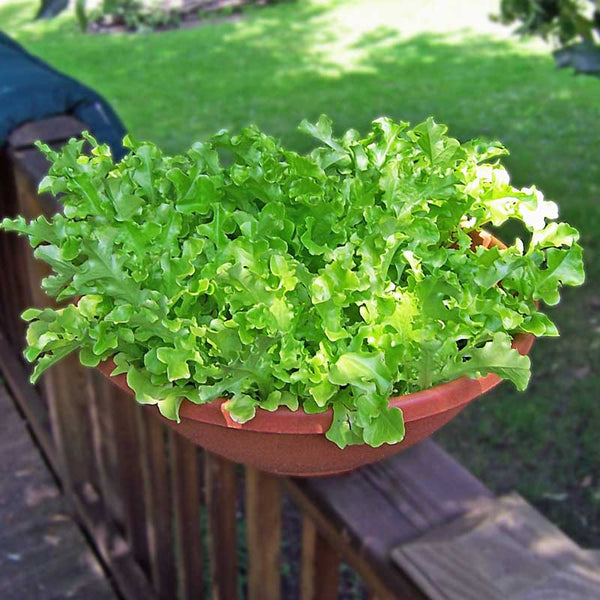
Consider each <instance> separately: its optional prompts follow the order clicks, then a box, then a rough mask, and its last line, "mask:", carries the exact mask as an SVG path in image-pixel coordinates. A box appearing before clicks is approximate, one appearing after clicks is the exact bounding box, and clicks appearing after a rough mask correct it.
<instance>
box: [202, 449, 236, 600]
mask: <svg viewBox="0 0 600 600" xmlns="http://www.w3.org/2000/svg"><path fill="white" fill-rule="evenodd" d="M204 457H205V460H204V465H205V467H204V476H205V482H206V506H207V509H208V520H209V531H210V597H211V599H212V600H235V599H236V598H237V595H238V589H237V586H238V578H237V567H238V565H237V527H236V525H237V523H236V504H237V476H236V465H235V463H232V462H231V461H228V460H226V459H224V458H221V457H220V456H217V455H215V454H211V453H209V452H205V453H204Z"/></svg>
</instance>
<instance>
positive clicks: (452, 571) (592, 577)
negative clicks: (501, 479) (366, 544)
mask: <svg viewBox="0 0 600 600" xmlns="http://www.w3.org/2000/svg"><path fill="white" fill-rule="evenodd" d="M392 557H393V560H394V561H395V562H396V563H397V564H398V565H399V566H400V567H401V568H402V569H404V570H405V571H406V572H407V573H409V574H410V576H411V577H412V578H413V579H414V580H415V581H416V582H417V584H418V585H419V587H421V588H422V589H423V590H424V591H425V592H426V593H427V595H428V596H429V597H430V598H432V600H479V599H480V598H486V599H489V600H534V599H536V600H537V599H540V600H541V599H542V598H544V599H550V598H557V599H558V598H561V599H563V600H566V599H569V598H573V599H575V598H577V599H579V600H587V599H589V600H592V599H593V598H598V597H599V595H600V569H599V568H598V565H597V564H596V562H595V561H594V560H592V558H591V557H590V556H589V555H588V554H587V553H586V552H584V551H582V550H581V549H580V548H579V547H578V546H577V545H576V544H575V543H574V542H573V541H571V540H570V539H569V538H568V537H567V536H566V535H565V534H564V533H563V532H562V531H560V530H559V529H558V528H557V527H555V526H554V525H552V523H550V522H549V521H548V520H547V519H545V518H544V517H543V516H542V515H541V514H540V513H539V512H537V511H536V510H535V509H534V508H533V507H532V506H530V505H529V504H527V502H525V501H524V500H523V499H522V498H521V497H520V496H518V495H517V494H510V495H508V496H505V497H503V498H500V499H498V500H495V501H493V502H490V503H487V505H486V506H485V507H484V508H478V509H477V510H475V511H472V512H470V513H468V514H467V515H464V516H462V517H459V518H458V519H455V520H454V521H451V522H450V523H448V524H445V525H442V526H440V527H437V528H434V529H433V530H430V531H428V532H427V533H425V534H424V535H423V536H421V537H420V538H418V539H417V540H415V541H414V542H412V543H409V544H406V545H403V546H399V547H398V548H396V549H395V550H394V551H393V552H392Z"/></svg>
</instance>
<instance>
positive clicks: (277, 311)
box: [0, 116, 585, 476]
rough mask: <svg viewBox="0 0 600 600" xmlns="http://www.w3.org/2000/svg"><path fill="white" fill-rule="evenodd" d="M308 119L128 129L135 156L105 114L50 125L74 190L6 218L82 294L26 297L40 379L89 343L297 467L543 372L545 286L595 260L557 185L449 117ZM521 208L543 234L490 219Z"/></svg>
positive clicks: (404, 430) (359, 456) (174, 418)
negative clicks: (566, 213)
mask: <svg viewBox="0 0 600 600" xmlns="http://www.w3.org/2000/svg"><path fill="white" fill-rule="evenodd" d="M300 128H301V130H302V131H304V132H306V133H308V134H310V135H311V136H313V137H314V138H316V139H317V140H319V141H320V142H321V144H322V145H321V146H319V147H318V148H315V149H314V150H313V151H312V152H311V153H310V154H308V155H299V154H297V153H295V152H293V151H290V150H287V149H285V148H284V147H282V146H281V144H280V143H279V142H278V141H277V140H275V139H274V138H272V137H270V136H268V135H266V134H264V133H263V132H261V131H260V130H259V129H258V128H256V127H248V128H245V129H244V130H243V131H242V132H241V133H240V134H239V135H230V134H228V133H227V132H223V131H222V132H219V133H217V134H216V135H215V136H213V137H212V138H210V139H209V140H208V141H207V142H200V143H197V144H194V145H193V146H192V147H191V148H190V149H189V150H188V151H187V152H186V153H185V154H183V155H180V156H172V157H169V156H166V155H164V154H163V153H162V152H161V151H160V149H159V148H157V147H156V146H155V145H153V144H150V143H146V142H142V143H138V142H135V141H134V140H132V139H130V138H127V139H126V140H125V141H124V143H125V144H126V145H127V146H128V147H129V148H130V153H129V154H128V155H127V156H125V157H124V158H123V159H122V160H121V161H120V162H119V163H117V164H115V163H114V161H113V160H112V157H111V155H110V152H109V151H108V149H107V148H106V147H105V146H102V145H99V144H98V143H97V142H96V141H95V140H94V139H93V138H92V137H91V136H89V135H86V136H85V137H86V139H87V140H88V142H89V143H90V145H91V154H90V155H85V154H83V142H82V141H76V140H72V141H71V142H69V144H68V145H67V147H66V148H65V149H64V150H63V151H62V153H61V154H59V153H56V152H54V151H53V150H51V149H50V148H48V147H44V146H41V148H42V150H43V151H44V152H45V153H46V156H47V157H48V158H49V159H50V160H51V161H53V163H54V164H53V166H52V167H51V169H50V171H49V173H48V176H47V177H46V178H45V179H44V180H43V181H42V183H41V184H40V191H42V192H46V191H50V192H52V193H54V194H59V193H60V194H61V196H60V201H61V203H62V204H63V205H64V212H63V213H62V214H56V215H54V216H53V217H52V220H51V221H47V220H45V219H44V218H39V219H36V220H34V221H31V222H29V223H28V222H26V221H25V219H24V218H23V217H16V218H15V219H5V220H4V221H3V222H2V223H0V227H1V228H3V229H6V230H9V231H15V232H17V233H19V234H22V235H27V236H28V237H29V240H30V243H31V245H32V246H33V247H35V248H36V250H35V253H34V255H35V257H36V258H38V259H41V260H43V261H45V262H46V263H48V264H49V265H50V266H51V267H52V274H51V275H50V276H48V277H47V278H46V279H44V280H43V281H42V287H43V289H44V290H45V291H46V293H48V294H49V295H50V296H53V297H56V298H57V300H58V301H61V300H69V299H70V300H73V299H76V300H75V302H73V303H70V304H68V305H66V306H64V307H60V308H45V309H37V308H31V309H28V310H27V311H25V313H23V318H24V319H25V320H27V321H29V322H30V324H29V328H28V332H27V348H26V350H25V357H26V358H27V360H29V361H31V362H34V363H35V368H34V370H33V373H32V376H31V380H32V382H34V383H35V381H37V379H38V378H39V377H40V376H41V375H42V373H44V372H45V371H46V370H47V369H48V368H50V367H51V366H52V365H53V364H55V363H56V362H57V361H59V360H61V359H62V358H64V357H65V356H67V355H68V354H70V353H72V352H77V353H78V354H79V360H80V362H81V363H82V364H83V365H84V366H87V367H96V368H99V369H100V371H101V372H102V373H103V374H104V375H105V376H107V377H109V378H110V379H111V381H113V382H114V383H116V384H117V385H119V386H120V387H121V388H122V389H124V390H126V391H128V392H130V393H131V394H132V395H135V399H136V400H137V401H138V402H140V403H141V404H148V405H154V406H153V410H155V411H156V413H157V415H160V416H157V418H163V419H164V420H165V422H166V423H167V425H168V426H169V427H171V428H173V429H174V430H175V431H177V432H178V433H180V434H181V435H183V436H185V437H186V438H187V439H189V440H191V441H192V442H193V443H194V444H197V445H199V446H202V447H204V448H206V449H207V450H209V451H211V452H215V453H217V454H219V455H221V456H223V457H226V458H228V459H230V460H233V461H235V462H240V463H245V464H248V465H251V466H253V467H256V468H258V469H262V470H265V471H270V472H273V473H277V474H281V475H293V476H315V475H330V474H334V473H341V472H344V471H349V470H352V469H355V468H357V467H360V466H361V465H364V464H368V463H371V462H374V461H377V460H380V459H383V458H385V457H387V456H390V455H391V454H394V453H397V452H400V451H402V450H404V449H406V448H408V447H410V446H412V445H413V444H415V443H417V442H419V441H420V440H423V439H424V438H426V437H427V436H429V435H431V434H432V433H433V432H434V431H436V430H437V429H439V428H440V427H442V426H443V425H444V424H445V423H447V422H448V421H449V420H450V419H452V418H453V417H454V416H455V415H456V414H458V413H459V412H460V411H461V410H462V409H463V408H464V407H465V406H466V405H467V404H468V403H469V402H471V401H472V400H474V399H475V398H477V397H478V396H480V395H482V394H483V393H485V392H486V391H488V390H489V389H491V388H492V387H494V386H496V385H497V384H498V383H499V382H500V381H501V380H508V381H511V382H512V383H513V384H514V385H515V387H516V388H517V389H518V390H521V391H522V390H525V389H526V387H527V384H528V382H529V379H530V375H531V363H530V360H529V358H528V357H527V356H525V355H526V354H527V353H528V352H529V350H530V348H531V345H532V343H533V339H534V337H541V336H557V335H558V330H557V328H556V326H555V325H554V323H552V321H551V319H550V318H549V317H548V316H547V315H545V314H544V313H543V312H540V310H539V304H540V303H545V304H547V305H555V304H557V303H558V302H559V300H560V294H559V290H560V288H561V287H562V286H563V285H571V286H576V285H581V284H582V283H583V281H584V279H585V274H584V270H583V261H582V248H581V246H579V244H577V241H578V239H579V232H578V231H577V230H576V229H575V228H573V227H571V226H570V225H569V224H568V223H564V222H557V221H556V220H555V219H556V218H557V217H558V207H557V205H556V204H555V203H554V202H551V201H546V200H544V196H543V194H542V193H541V192H540V191H539V190H537V189H536V188H535V187H531V188H522V189H518V188H515V187H513V186H512V185H510V177H509V175H508V173H507V171H506V170H505V169H504V167H502V165H501V164H500V163H499V161H498V160H497V157H499V156H501V155H503V154H505V153H506V151H505V149H504V148H503V147H502V146H501V145H500V144H499V143H497V142H487V141H482V140H471V141H468V142H465V143H463V144H461V143H460V142H459V141H458V140H456V139H454V138H451V137H449V136H447V135H446V131H447V128H446V127H445V126H442V125H438V124H436V123H435V121H434V120H433V119H431V118H430V119H427V120H426V121H425V122H423V123H421V124H419V125H417V126H416V127H414V128H412V129H409V124H408V123H403V122H400V123H395V122H393V121H392V120H391V119H387V118H381V119H378V120H376V121H374V122H373V124H372V128H371V131H370V132H369V134H368V135H367V136H366V137H363V138H361V137H360V134H359V133H358V132H357V131H355V130H350V131H348V132H346V134H345V135H344V136H343V137H342V138H336V137H335V136H334V134H333V129H332V123H331V121H330V120H329V119H328V118H327V117H325V116H322V117H321V118H320V119H319V120H318V122H317V123H316V124H311V123H308V122H306V121H303V122H302V124H301V125H300ZM232 158H233V162H232V161H231V159H232ZM222 159H226V160H225V162H226V163H227V164H224V163H223V162H222ZM490 161H491V162H490ZM509 219H514V220H516V221H518V222H521V223H522V224H523V226H524V228H525V229H526V230H527V232H528V236H527V238H526V239H525V240H521V239H516V240H515V242H514V243H513V244H512V245H511V246H510V247H508V248H507V247H506V246H505V245H504V244H502V242H500V241H499V240H497V239H495V238H494V237H493V236H492V235H491V234H490V233H487V232H486V228H488V227H500V226H501V225H502V224H503V223H505V222H507V221H508V220H509ZM113 374H114V375H113ZM432 386H433V387H432ZM409 392H410V393H409Z"/></svg>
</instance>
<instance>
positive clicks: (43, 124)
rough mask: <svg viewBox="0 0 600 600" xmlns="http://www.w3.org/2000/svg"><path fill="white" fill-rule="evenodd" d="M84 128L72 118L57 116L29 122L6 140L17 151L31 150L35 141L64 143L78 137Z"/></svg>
mask: <svg viewBox="0 0 600 600" xmlns="http://www.w3.org/2000/svg"><path fill="white" fill-rule="evenodd" d="M84 129H86V126H85V125H84V124H83V123H82V122H81V121H79V120H78V119H76V118H74V117H70V116H68V115H58V116H56V117H50V118H48V119H41V120H39V121H29V122H28V123H25V124H23V125H21V126H20V127H19V128H18V129H15V130H14V131H13V132H12V133H11V134H10V136H9V138H8V145H9V146H10V147H11V148H13V149H15V150H19V149H21V148H31V147H32V146H33V145H34V144H35V142H36V141H37V140H42V141H44V142H45V143H46V144H55V143H58V142H66V141H67V140H68V139H69V138H72V137H79V135H80V134H81V132H82V131H84Z"/></svg>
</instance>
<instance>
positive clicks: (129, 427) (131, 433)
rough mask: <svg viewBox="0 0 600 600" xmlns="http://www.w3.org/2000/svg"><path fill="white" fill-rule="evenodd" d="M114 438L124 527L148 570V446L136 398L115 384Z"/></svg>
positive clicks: (134, 550)
mask: <svg viewBox="0 0 600 600" xmlns="http://www.w3.org/2000/svg"><path fill="white" fill-rule="evenodd" d="M109 398H110V407H109V410H110V411H111V414H112V421H113V429H114V435H115V438H114V441H115V444H116V449H117V456H118V466H119V484H120V496H121V499H122V501H123V512H124V516H125V531H126V537H127V540H128V542H129V543H130V545H131V550H132V552H133V555H134V556H135V558H136V560H137V561H138V562H139V564H140V565H141V567H142V568H143V569H144V571H145V572H147V573H148V572H149V569H150V550H149V545H148V535H147V530H146V518H147V516H146V515H147V508H146V493H145V487H144V475H143V470H142V458H143V456H145V448H144V446H143V444H142V441H141V438H140V431H139V429H138V425H137V411H138V409H139V408H140V407H139V406H137V405H136V403H135V400H134V399H133V398H132V397H131V396H129V395H127V394H125V393H124V392H122V391H121V390H120V389H119V388H117V387H116V386H112V388H111V393H110V396H109Z"/></svg>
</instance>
